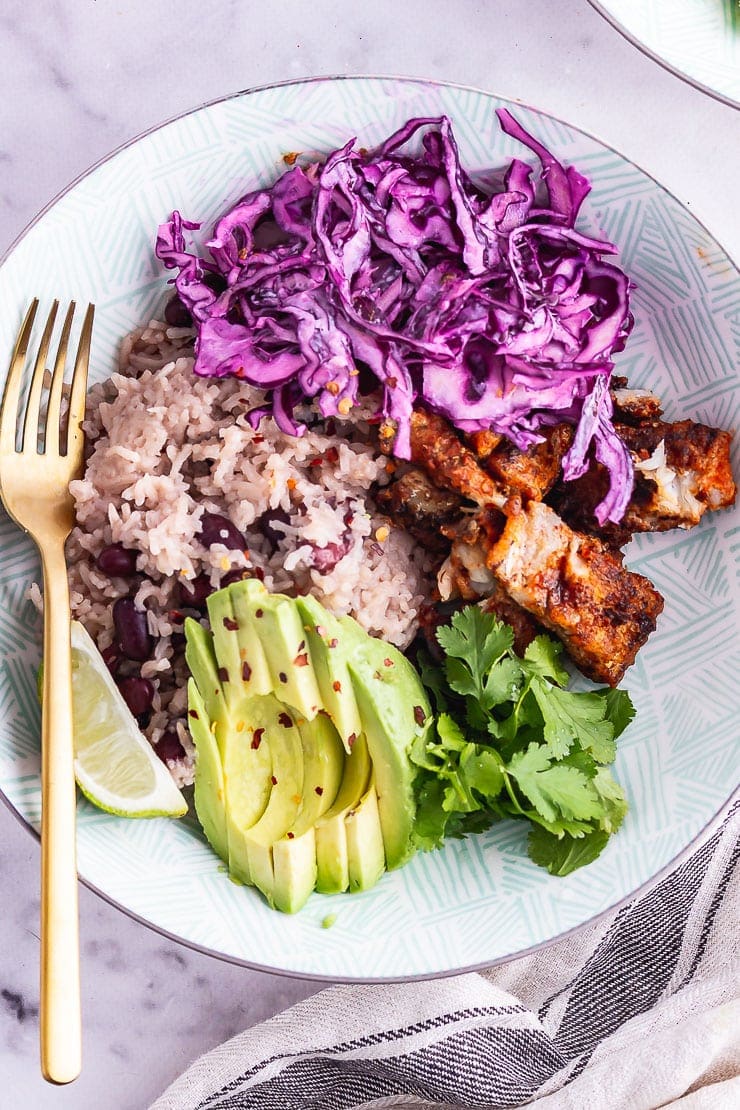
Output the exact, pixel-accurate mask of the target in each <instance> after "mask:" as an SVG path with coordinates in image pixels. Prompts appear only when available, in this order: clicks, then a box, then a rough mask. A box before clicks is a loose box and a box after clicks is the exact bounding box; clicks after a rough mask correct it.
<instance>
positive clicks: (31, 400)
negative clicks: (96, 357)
mask: <svg viewBox="0 0 740 1110" xmlns="http://www.w3.org/2000/svg"><path fill="white" fill-rule="evenodd" d="M58 308H59V301H54V302H53V304H52V306H51V310H50V312H49V315H48V316H47V318H46V326H45V328H44V333H43V335H42V336H41V342H40V343H39V350H38V354H37V355H36V362H35V363H34V367H33V377H32V378H31V388H30V389H29V391H28V400H27V401H26V419H25V420H24V422H23V442H22V443H21V450H22V451H31V452H33V453H35V452H36V444H37V441H38V435H39V412H40V411H41V394H42V392H43V388H44V374H45V373H46V358H47V355H48V354H49V344H50V343H51V333H52V330H53V328H54V321H55V320H56V318H57V309H58Z"/></svg>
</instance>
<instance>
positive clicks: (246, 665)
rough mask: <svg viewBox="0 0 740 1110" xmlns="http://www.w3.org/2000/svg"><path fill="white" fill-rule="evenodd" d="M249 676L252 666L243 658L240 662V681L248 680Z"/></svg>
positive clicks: (250, 675)
mask: <svg viewBox="0 0 740 1110" xmlns="http://www.w3.org/2000/svg"><path fill="white" fill-rule="evenodd" d="M251 677H252V668H251V667H250V666H249V663H247V661H246V659H245V660H244V662H243V663H242V681H243V682H249V680H250V678H251Z"/></svg>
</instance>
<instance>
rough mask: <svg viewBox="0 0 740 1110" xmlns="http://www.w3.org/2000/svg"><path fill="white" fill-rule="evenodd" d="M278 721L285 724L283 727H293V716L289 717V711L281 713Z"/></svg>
mask: <svg viewBox="0 0 740 1110" xmlns="http://www.w3.org/2000/svg"><path fill="white" fill-rule="evenodd" d="M278 721H279V723H280V724H281V725H282V726H283V728H292V727H293V718H292V717H289V716H288V714H287V713H279V714H278Z"/></svg>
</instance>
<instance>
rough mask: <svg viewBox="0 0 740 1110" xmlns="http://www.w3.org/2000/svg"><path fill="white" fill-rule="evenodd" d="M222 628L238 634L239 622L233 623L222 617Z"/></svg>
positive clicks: (228, 618)
mask: <svg viewBox="0 0 740 1110" xmlns="http://www.w3.org/2000/svg"><path fill="white" fill-rule="evenodd" d="M224 628H226V629H228V631H229V632H238V631H239V621H233V620H232V619H231V617H224Z"/></svg>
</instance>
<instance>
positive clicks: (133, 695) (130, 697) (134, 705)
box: [118, 676, 154, 717]
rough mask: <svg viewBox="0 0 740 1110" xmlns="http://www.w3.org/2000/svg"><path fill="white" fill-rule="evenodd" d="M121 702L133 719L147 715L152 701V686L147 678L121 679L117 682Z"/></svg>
mask: <svg viewBox="0 0 740 1110" xmlns="http://www.w3.org/2000/svg"><path fill="white" fill-rule="evenodd" d="M118 689H119V690H120V691H121V695H122V697H123V700H124V701H125V702H126V705H127V706H128V707H129V709H130V710H131V712H132V713H133V715H134V717H141V716H142V714H144V713H148V712H149V710H150V709H151V707H152V702H153V701H154V686H153V684H152V683H151V682H150V681H149V679H148V678H137V677H136V676H132V677H131V678H122V679H120V680H119V682H118Z"/></svg>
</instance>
